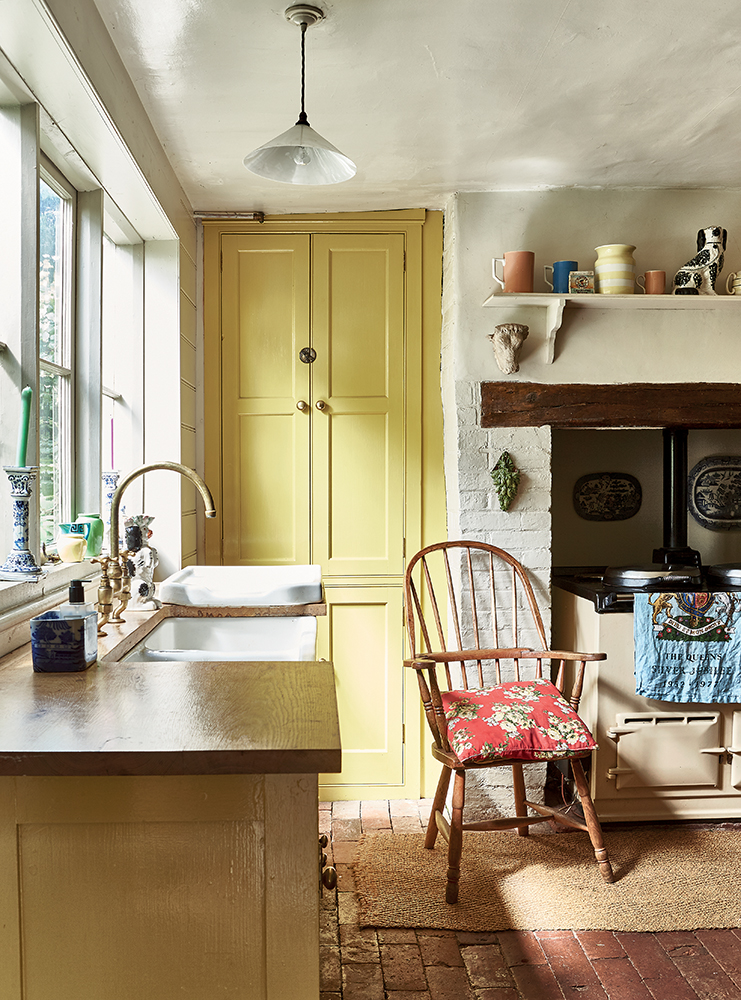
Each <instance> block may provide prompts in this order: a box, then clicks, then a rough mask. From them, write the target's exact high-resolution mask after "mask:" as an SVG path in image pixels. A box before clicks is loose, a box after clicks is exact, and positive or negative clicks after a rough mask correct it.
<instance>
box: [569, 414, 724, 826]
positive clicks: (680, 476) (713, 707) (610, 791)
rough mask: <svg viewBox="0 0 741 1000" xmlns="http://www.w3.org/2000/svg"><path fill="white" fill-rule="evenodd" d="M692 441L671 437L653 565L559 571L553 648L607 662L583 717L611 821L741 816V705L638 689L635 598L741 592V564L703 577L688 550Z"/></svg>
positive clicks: (595, 780)
mask: <svg viewBox="0 0 741 1000" xmlns="http://www.w3.org/2000/svg"><path fill="white" fill-rule="evenodd" d="M686 433H687V432H686V430H684V429H671V430H670V429H666V430H665V431H664V513H665V519H664V546H663V547H662V548H661V549H656V550H654V553H653V558H654V562H653V563H651V564H649V565H648V566H636V567H618V568H614V569H609V568H608V569H605V568H604V567H572V568H563V569H554V571H553V579H552V582H553V589H552V594H553V642H554V648H556V649H577V650H584V651H589V652H592V651H594V652H596V651H600V652H604V653H607V659H606V660H605V661H603V662H599V663H590V664H587V670H586V674H585V682H584V690H583V694H582V699H581V704H580V708H579V713H580V715H581V716H582V717H583V719H584V721H585V722H586V723H587V725H588V726H589V727H590V729H591V730H592V732H593V734H594V736H595V739H596V740H597V743H598V744H599V750H597V751H596V753H595V755H594V759H593V761H592V769H591V785H592V788H591V791H592V797H593V799H594V802H595V805H596V806H597V809H598V812H599V815H600V818H601V819H603V820H606V821H609V820H612V821H619V820H656V819H698V818H714V819H720V818H729V819H731V818H734V819H735V818H739V817H741V704H679V703H674V702H665V701H654V700H652V699H649V698H644V697H642V696H639V695H637V694H636V689H635V674H634V658H633V595H634V593H635V592H636V591H648V592H656V591H658V592H673V591H711V592H712V591H717V592H719V591H738V590H741V565H729V566H718V567H708V568H703V567H702V565H701V559H700V554H699V553H698V552H696V551H694V550H692V549H689V548H688V547H687V507H686V499H685V498H686V481H687V467H686ZM739 669H740V670H741V665H740V666H739Z"/></svg>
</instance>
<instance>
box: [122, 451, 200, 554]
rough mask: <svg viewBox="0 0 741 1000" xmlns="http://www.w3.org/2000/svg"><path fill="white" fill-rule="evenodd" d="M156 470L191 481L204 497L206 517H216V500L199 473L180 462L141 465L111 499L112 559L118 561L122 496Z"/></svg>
mask: <svg viewBox="0 0 741 1000" xmlns="http://www.w3.org/2000/svg"><path fill="white" fill-rule="evenodd" d="M155 469H169V470H170V471H172V472H178V473H180V475H181V476H185V478H186V479H190V481H191V482H192V483H193V485H194V486H195V487H196V489H197V490H198V492H199V493H200V494H201V496H202V497H203V503H204V506H205V507H206V517H216V508H215V507H214V498H213V497H212V496H211V491H210V490H209V488H208V486H206V484H205V483H204V481H203V480H202V479H201V477H200V476H199V475H198V473H197V472H194V471H193V470H192V469H189V468H188V466H187V465H181V464H180V462H151V463H149V464H148V465H141V466H140V467H139V468H138V469H134V471H133V472H130V473H129V474H128V476H125V477H124V478H123V479H122V480H121V482H120V483H119V484H118V486H117V488H116V492H115V493H114V494H113V497H112V498H111V538H110V557H111V559H118V519H119V508H120V507H121V496H122V494H123V492H124V490H125V489H126V487H127V486H128V485H129V484H130V483H132V482H133V481H134V480H135V479H138V478H139V476H143V475H144V473H145V472H153V471H154V470H155Z"/></svg>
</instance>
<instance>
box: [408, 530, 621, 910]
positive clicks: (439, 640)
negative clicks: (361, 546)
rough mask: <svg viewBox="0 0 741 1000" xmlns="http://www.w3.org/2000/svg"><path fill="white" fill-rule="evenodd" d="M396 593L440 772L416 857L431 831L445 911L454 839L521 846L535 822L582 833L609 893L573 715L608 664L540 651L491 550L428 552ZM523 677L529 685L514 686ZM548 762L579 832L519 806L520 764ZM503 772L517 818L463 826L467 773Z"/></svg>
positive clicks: (533, 614)
mask: <svg viewBox="0 0 741 1000" xmlns="http://www.w3.org/2000/svg"><path fill="white" fill-rule="evenodd" d="M451 557H452V558H451ZM404 586H405V615H406V626H407V634H408V638H409V649H410V651H411V656H410V658H409V659H408V660H405V666H407V667H411V668H412V669H414V670H415V671H416V672H417V679H418V681H419V689H420V694H421V696H422V703H423V705H424V710H425V715H426V717H427V722H428V723H429V726H430V729H431V730H432V735H433V737H434V744H433V746H432V754H433V756H434V757H435V759H436V760H438V761H440V763H441V764H442V765H443V770H442V774H441V775H440V781H439V783H438V786H437V791H436V793H435V799H434V802H433V806H432V812H431V814H430V821H429V825H428V827H427V834H426V837H425V847H426V848H429V849H432V848H433V847H434V846H435V841H436V839H437V835H438V832H439V833H441V834H442V835H443V837H444V838H445V840H446V841H447V843H448V872H447V887H446V892H445V898H446V900H447V902H448V903H455V902H457V900H458V883H459V879H460V862H461V851H462V846H463V831H464V830H507V829H514V828H516V829H517V832H518V834H519V835H520V836H527V834H528V832H529V828H530V826H532V825H533V824H535V823H545V822H549V823H551V825H555V824H558V825H561V826H563V827H571V828H576V829H578V830H583V831H585V832H587V833H588V834H589V837H590V840H591V842H592V847H593V848H594V854H595V858H596V860H597V863H598V865H599V870H600V872H601V874H602V877H603V878H604V879H605V881H606V882H612V880H613V874H612V868H611V866H610V862H609V860H608V856H607V851H606V849H605V846H604V843H603V840H602V829H601V827H600V823H599V819H598V817H597V813H596V810H595V808H594V803H593V802H592V797H591V795H590V793H589V785H588V783H587V779H586V777H585V774H584V769H583V767H582V764H581V758H583V757H588V756H589V755H590V754H591V752H592V750H593V749H594V748H595V747H596V744H595V742H594V739H593V738H592V734H591V733H590V732H589V730H588V729H587V727H586V725H585V724H584V722H583V721H582V720H581V719H580V718H579V716H578V714H577V710H578V707H579V698H580V695H581V690H582V684H583V678H584V669H585V665H586V663H587V662H588V661H591V660H604V659H606V655H605V654H604V653H576V652H564V651H560V650H559V651H554V650H550V649H548V643H547V640H546V636H545V629H544V628H543V620H542V618H541V615H540V611H539V609H538V605H537V603H536V600H535V594H534V592H533V588H532V585H531V584H530V581H529V579H528V576H527V573H526V571H525V569H524V568H523V566H522V565H521V564H520V563H519V562H518V561H517V560H516V559H514V558H513V557H512V556H511V555H509V553H507V552H505V551H503V550H502V549H499V548H496V547H495V546H493V545H488V544H486V543H484V542H474V541H470V542H469V541H448V542H440V543H438V544H436V545H428V546H427V547H426V548H424V549H422V550H421V551H420V552H418V553H417V554H416V555H415V556H414V557H413V558H412V560H411V562H410V563H409V565H408V567H407V572H406V577H405V584H404ZM436 587H437V590H438V592H440V591H442V593H443V600H440V599H439V598H438V594H437V593H436V589H435V588H436ZM464 619H465V622H466V624H465V625H464ZM448 626H449V627H448ZM448 633H450V638H449V637H448ZM489 636H491V641H490V639H489V638H488V637H489ZM508 636H509V637H511V642H510V643H509V644H507V643H506V639H507V637H508ZM502 639H504V640H505V641H504V642H503V641H502ZM523 639H524V640H525V641H523ZM544 663H545V664H546V671H547V675H546V676H544V674H543V665H544ZM554 665H555V666H554ZM567 665H568V666H567ZM525 667H528V668H529V669H528V671H527V673H529V674H531V675H532V676H531V678H530V679H526V678H525V676H524V673H525V671H524V668H525ZM553 669H555V673H556V677H555V681H554V682H553V683H552V682H551V680H550V676H551V673H550V672H551V670H553ZM567 671H568V672H569V673H570V674H573V683H572V686H571V692H570V694H569V695H568V699H567V698H566V697H565V696H564V694H563V692H564V685H565V677H566V673H567ZM557 760H568V762H569V764H570V766H571V770H572V773H573V776H574V783H575V785H576V788H577V791H578V794H579V798H580V801H581V807H582V812H583V816H584V819H583V821H582V820H581V818H577V817H575V816H571V815H567V814H566V813H564V812H560V811H558V810H557V809H553V808H550V807H549V806H546V805H542V804H541V803H535V802H530V801H528V800H527V798H526V792H525V781H524V776H523V770H522V769H523V765H525V764H529V763H530V764H531V763H533V762H536V761H557ZM503 766H511V768H512V774H513V790H514V803H515V812H516V815H515V816H512V817H507V818H501V819H493V820H484V821H481V822H472V823H464V822H463V809H464V804H465V783H466V773H467V772H468V771H469V770H471V769H473V768H477V769H478V768H490V767H503ZM451 775H455V778H454V784H453V795H452V808H451V814H450V815H451V820H450V823H448V821H447V820H446V818H445V815H444V806H445V802H446V799H447V794H448V788H449V785H450V778H451ZM528 810H531V811H532V812H528ZM533 813H534V815H533Z"/></svg>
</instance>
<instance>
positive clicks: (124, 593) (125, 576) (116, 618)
mask: <svg viewBox="0 0 741 1000" xmlns="http://www.w3.org/2000/svg"><path fill="white" fill-rule="evenodd" d="M130 555H131V552H129V551H128V550H126V549H124V551H123V552H121V553H120V556H119V557H120V560H121V567H122V568H121V580H120V582H119V585H118V592H117V594H116V597H118V600H119V604H118V607H117V608H116V611H115V613H114V614H112V615H111V617H110V621H112V622H122V621H123V618H122V617H121V614H122V613H123V612H124V611H125V610H126V607H127V605H128V603H129V601H130V600H131V576H130V575H129V556H130Z"/></svg>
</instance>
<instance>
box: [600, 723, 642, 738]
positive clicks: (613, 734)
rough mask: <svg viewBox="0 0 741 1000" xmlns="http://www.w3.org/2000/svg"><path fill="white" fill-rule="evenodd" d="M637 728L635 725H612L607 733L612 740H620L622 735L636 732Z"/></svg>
mask: <svg viewBox="0 0 741 1000" xmlns="http://www.w3.org/2000/svg"><path fill="white" fill-rule="evenodd" d="M635 732H637V729H636V728H635V727H634V726H612V727H611V728H610V729H608V730H607V735H608V736H609V737H610V739H611V740H619V739H620V737H621V736H627V734H628V733H635Z"/></svg>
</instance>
